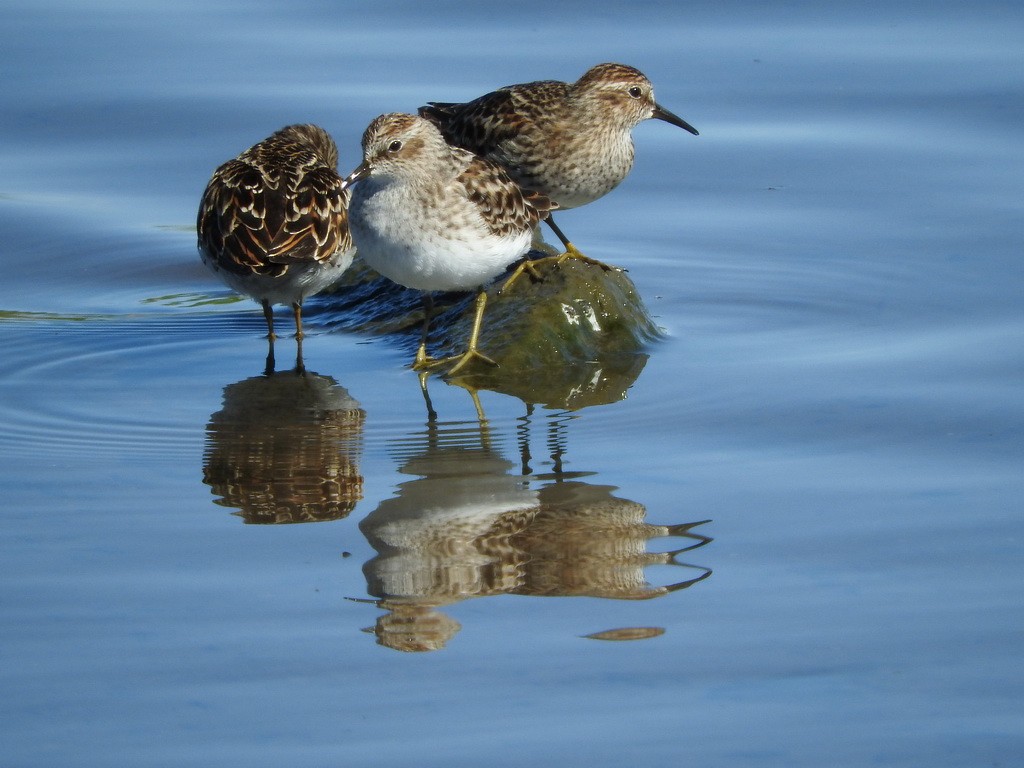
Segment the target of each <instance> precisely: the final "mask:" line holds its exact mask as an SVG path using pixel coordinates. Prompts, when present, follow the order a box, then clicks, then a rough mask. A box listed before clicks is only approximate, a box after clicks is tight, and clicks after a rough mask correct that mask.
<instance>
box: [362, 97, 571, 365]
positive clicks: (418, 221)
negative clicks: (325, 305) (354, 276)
mask: <svg viewBox="0 0 1024 768" xmlns="http://www.w3.org/2000/svg"><path fill="white" fill-rule="evenodd" d="M345 185H346V188H348V186H349V185H355V186H353V187H352V192H351V195H352V199H351V201H350V203H349V222H350V224H351V227H352V237H353V240H354V241H355V245H356V248H357V249H358V250H359V254H360V255H361V257H362V258H363V259H364V260H365V261H366V263H367V264H369V265H370V266H371V267H373V268H374V269H376V270H377V271H378V272H380V273H381V274H382V275H384V276H385V277H387V278H388V279H390V280H392V281H394V282H396V283H398V284H399V285H403V286H405V287H407V288H414V289H418V290H420V291H425V292H428V293H426V294H425V300H426V303H427V312H426V317H425V318H424V322H423V335H422V337H421V340H420V346H419V349H418V350H417V353H416V359H415V361H414V363H413V368H414V369H417V370H422V369H425V368H431V367H433V366H435V365H439V364H441V363H447V362H450V361H455V364H454V366H453V367H452V368H451V369H450V371H449V373H455V372H456V371H458V370H460V369H461V368H462V367H463V366H465V365H467V364H468V363H469V362H470V361H472V360H474V359H481V360H483V361H485V362H490V363H492V364H493V361H492V360H490V358H488V357H486V356H485V355H483V354H482V353H480V352H479V351H478V350H477V341H478V337H479V333H480V325H481V323H482V320H483V313H484V307H485V306H486V303H487V293H486V291H485V290H484V286H485V285H486V284H487V283H488V282H489V281H491V280H492V279H494V278H495V277H497V276H498V275H500V274H501V273H502V272H503V271H504V270H505V269H506V268H507V267H508V266H509V265H510V264H512V263H513V262H515V261H517V260H519V259H521V258H522V257H523V256H524V255H525V254H526V253H527V251H528V250H529V248H530V243H531V241H532V234H533V229H534V228H535V227H536V226H537V224H538V223H539V222H540V221H541V220H543V219H544V218H545V217H546V216H547V215H548V213H549V211H550V210H552V209H553V208H554V207H555V206H554V205H553V204H552V203H551V201H550V200H548V198H547V197H545V196H544V195H541V194H538V193H532V192H523V191H522V190H521V189H520V187H519V186H518V185H517V184H516V183H515V182H514V181H513V180H512V179H511V178H510V177H509V175H508V174H507V173H506V172H505V171H504V170H502V168H501V167H500V166H498V165H496V164H494V163H492V162H490V161H488V160H485V159H483V158H480V157H478V156H476V155H474V154H473V153H471V152H468V151H466V150H464V149H459V148H457V147H452V146H450V145H449V144H447V143H446V142H445V140H444V137H443V136H442V135H441V132H440V131H439V130H438V129H437V127H436V126H435V125H434V124H433V123H431V122H429V121H428V120H425V119H423V118H422V117H417V116H415V115H406V114H400V113H390V114H385V115H381V116H379V117H377V118H376V119H375V120H374V121H373V122H372V123H370V125H369V127H368V128H367V129H366V132H365V133H364V134H363V162H362V164H360V165H359V167H358V168H356V169H355V170H354V171H353V172H352V173H351V174H349V176H348V177H346V179H345ZM473 289H477V290H478V293H477V299H476V315H475V317H474V322H473V329H472V332H471V334H470V338H469V344H468V346H467V349H466V352H465V354H463V355H459V356H456V357H453V358H448V359H445V360H432V359H430V358H429V357H428V356H427V352H426V340H427V331H428V328H429V323H430V301H429V297H430V294H429V292H430V291H455V290H473Z"/></svg>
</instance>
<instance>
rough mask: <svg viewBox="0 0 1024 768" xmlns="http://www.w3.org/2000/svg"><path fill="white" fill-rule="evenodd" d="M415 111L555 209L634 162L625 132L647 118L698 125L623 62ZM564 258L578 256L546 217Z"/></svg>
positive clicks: (607, 187)
mask: <svg viewBox="0 0 1024 768" xmlns="http://www.w3.org/2000/svg"><path fill="white" fill-rule="evenodd" d="M419 112H420V115H422V116H423V117H425V118H427V119H428V120H431V121H432V122H434V123H435V124H437V126H438V127H439V128H440V129H441V133H442V134H443V135H444V137H445V139H446V140H447V141H448V142H450V143H452V144H454V145H456V146H459V147H463V148H465V149H468V150H469V151H471V152H473V153H475V154H478V155H480V156H481V157H485V158H487V159H489V160H492V161H493V162H496V163H498V164H499V165H501V166H502V167H504V168H505V169H506V170H507V171H508V173H509V175H510V176H511V177H512V178H513V179H514V180H515V181H516V182H518V183H519V185H520V186H522V187H523V188H524V189H526V190H529V191H533V192H539V193H540V194H542V195H545V196H547V197H548V198H549V199H550V200H552V201H553V202H555V203H556V204H557V205H558V208H559V209H566V208H578V207H579V206H581V205H586V204H587V203H590V202H593V201H594V200H597V199H598V198H599V197H603V196H604V195H606V194H608V193H609V192H611V191H612V190H613V189H615V187H617V186H618V185H619V183H620V182H621V181H622V180H623V179H624V178H626V175H627V174H628V173H629V171H630V169H631V168H632V167H633V155H634V149H633V137H632V134H631V133H630V132H631V131H632V130H633V128H634V127H635V126H636V125H637V124H639V123H640V122H642V121H644V120H647V119H649V118H655V119H657V120H664V121H665V122H667V123H671V124H672V125H676V126H678V127H680V128H683V129H684V130H687V131H689V132H690V133H692V134H693V135H694V136H696V135H698V134H697V129H696V128H694V127H693V126H692V125H690V124H689V123H688V122H686V121H685V120H683V119H682V118H681V117H678V116H677V115H675V114H673V113H672V112H669V111H668V110H667V109H665V108H664V107H662V106H661V105H660V104H658V103H657V102H656V101H655V100H654V87H653V86H652V85H651V81H650V80H648V79H647V77H646V76H645V75H644V74H643V73H642V72H640V70H638V69H634V68H633V67H629V66H626V65H625V64H598V65H597V66H595V67H592V68H591V69H589V70H588V71H587V72H586V73H585V74H584V75H583V76H582V77H581V78H580V79H579V80H577V81H576V82H575V83H564V82H561V81H558V80H541V81H537V82H533V83H522V84H519V85H509V86H506V87H504V88H499V89H498V90H496V91H492V92H491V93H488V94H486V95H484V96H481V97H479V98H477V99H474V100H473V101H469V102H466V103H464V104H447V103H440V102H430V103H428V104H427V105H426V106H423V107H420V110H419ZM547 221H548V224H549V225H550V226H551V229H552V230H553V231H554V233H555V234H556V235H557V236H558V238H559V240H561V241H562V243H563V245H564V246H565V249H566V254H564V255H563V258H564V256H565V255H568V256H573V257H581V256H582V254H581V253H580V252H579V251H578V250H577V249H576V248H575V247H574V246H573V244H572V243H571V242H569V240H568V239H567V238H566V237H565V235H563V234H562V232H561V230H559V228H558V227H557V226H555V223H554V221H553V220H552V219H551V217H548V219H547Z"/></svg>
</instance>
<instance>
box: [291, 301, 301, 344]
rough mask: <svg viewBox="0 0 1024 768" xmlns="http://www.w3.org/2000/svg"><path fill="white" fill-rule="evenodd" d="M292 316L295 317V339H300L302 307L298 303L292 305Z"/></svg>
mask: <svg viewBox="0 0 1024 768" xmlns="http://www.w3.org/2000/svg"><path fill="white" fill-rule="evenodd" d="M292 314H293V315H294V316H295V338H296V339H301V338H302V305H301V304H300V303H299V302H295V303H294V304H292Z"/></svg>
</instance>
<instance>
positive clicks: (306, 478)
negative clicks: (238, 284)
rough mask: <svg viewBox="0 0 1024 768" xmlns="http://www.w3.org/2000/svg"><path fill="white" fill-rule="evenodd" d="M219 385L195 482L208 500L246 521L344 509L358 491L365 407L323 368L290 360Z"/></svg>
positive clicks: (337, 513)
mask: <svg viewBox="0 0 1024 768" xmlns="http://www.w3.org/2000/svg"><path fill="white" fill-rule="evenodd" d="M273 349H274V347H273V342H270V351H269V353H268V355H267V365H266V369H265V370H264V372H263V374H262V375H260V376H253V377H252V378H248V379H245V380H243V381H239V382H237V383H235V384H229V385H228V386H226V387H225V388H224V403H223V407H222V408H221V410H219V411H217V412H216V413H214V414H213V415H212V416H211V417H210V421H209V423H208V424H207V427H206V449H205V451H204V459H203V482H204V483H206V484H207V485H208V486H210V490H211V491H212V492H213V494H214V495H215V496H217V497H218V498H217V500H216V503H217V504H219V505H221V506H225V507H231V508H234V509H236V510H238V511H237V512H235V514H237V515H240V516H241V517H242V518H243V519H244V520H245V522H246V523H304V522H317V521H324V520H338V519H341V518H344V517H346V516H347V515H348V514H349V513H350V512H351V511H352V510H353V508H354V507H355V505H356V503H357V502H358V501H359V500H360V499H361V498H362V495H363V478H362V476H361V475H360V474H359V454H360V450H361V442H362V432H363V422H364V419H365V413H364V412H363V410H362V408H360V406H359V403H358V402H357V401H356V400H354V399H353V398H352V396H351V395H350V394H349V393H348V391H346V390H345V388H344V387H342V386H340V385H339V384H338V382H337V381H335V380H334V379H333V378H331V377H329V376H321V375H319V374H317V373H313V372H312V371H307V370H306V369H305V366H304V364H303V361H302V347H301V342H300V346H299V347H298V353H297V357H296V364H295V367H294V368H293V369H291V370H285V371H275V370H274V353H273Z"/></svg>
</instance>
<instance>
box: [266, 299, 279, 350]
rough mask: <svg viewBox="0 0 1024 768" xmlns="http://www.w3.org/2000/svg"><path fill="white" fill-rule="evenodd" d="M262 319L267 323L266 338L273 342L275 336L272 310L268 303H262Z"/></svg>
mask: <svg viewBox="0 0 1024 768" xmlns="http://www.w3.org/2000/svg"><path fill="white" fill-rule="evenodd" d="M263 319H264V320H266V321H267V338H268V339H270V340H271V341H273V340H274V339H276V338H277V336H276V335H274V309H273V308H272V307H271V306H270V302H269V301H264V302H263Z"/></svg>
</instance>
